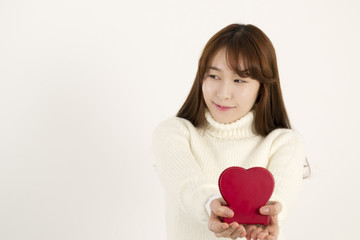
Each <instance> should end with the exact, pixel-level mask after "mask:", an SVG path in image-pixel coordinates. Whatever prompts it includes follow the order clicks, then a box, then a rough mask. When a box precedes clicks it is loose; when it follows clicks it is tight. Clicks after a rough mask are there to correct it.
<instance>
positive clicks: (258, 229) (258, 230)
mask: <svg viewBox="0 0 360 240" xmlns="http://www.w3.org/2000/svg"><path fill="white" fill-rule="evenodd" d="M263 230H264V228H262V227H261V226H260V227H256V228H255V229H253V230H252V231H251V235H250V236H251V239H253V240H258V234H259V233H261V232H262V231H263Z"/></svg>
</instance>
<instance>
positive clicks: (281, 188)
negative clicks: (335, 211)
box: [153, 110, 305, 240]
mask: <svg viewBox="0 0 360 240" xmlns="http://www.w3.org/2000/svg"><path fill="white" fill-rule="evenodd" d="M254 114H255V112H254V110H253V111H250V112H249V113H247V114H246V115H245V116H244V117H242V118H241V119H239V120H237V121H235V122H233V123H229V124H223V123H219V122H216V121H215V120H214V119H213V118H212V116H211V114H210V113H209V112H208V111H206V114H205V116H206V120H207V124H206V128H205V131H204V130H203V129H201V128H195V127H194V126H193V125H192V124H191V122H190V121H188V120H186V119H183V118H178V117H172V118H170V119H168V120H166V121H164V122H162V123H160V124H159V125H158V126H157V128H156V129H155V131H154V135H153V150H154V154H155V159H156V171H157V173H158V176H159V179H160V182H161V184H162V186H163V188H164V192H165V203H166V224H167V226H166V229H167V239H168V240H212V239H214V240H215V239H219V238H217V237H216V236H215V235H214V233H213V232H210V231H209V230H208V224H207V221H208V219H209V216H208V213H207V212H206V209H205V204H206V202H207V200H208V199H209V197H211V196H212V195H214V194H220V192H219V188H218V178H219V175H220V174H221V172H222V171H223V170H224V169H226V168H228V167H230V166H241V167H243V168H251V167H256V166H259V167H265V168H267V169H268V170H269V171H270V172H271V173H272V174H273V175H274V178H275V189H274V193H273V195H272V197H271V198H270V200H273V201H279V202H281V203H282V206H283V209H282V211H281V213H280V214H279V221H280V224H282V223H283V221H284V219H285V218H286V216H287V214H288V212H289V210H290V208H291V207H292V206H293V204H294V203H295V201H296V199H297V197H298V195H299V193H300V191H301V183H302V173H303V163H304V159H305V149H304V144H303V141H302V138H301V136H300V135H299V134H298V133H297V132H295V131H294V130H291V129H276V130H274V131H272V132H271V133H270V134H268V135H267V136H266V137H262V136H260V135H257V134H255V132H254V130H253V119H254ZM279 239H284V236H283V233H282V232H281V230H280V236H279Z"/></svg>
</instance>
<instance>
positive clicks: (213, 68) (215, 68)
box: [209, 66, 222, 72]
mask: <svg viewBox="0 0 360 240" xmlns="http://www.w3.org/2000/svg"><path fill="white" fill-rule="evenodd" d="M209 69H212V70H215V71H219V72H222V70H221V69H220V68H217V67H214V66H210V67H209Z"/></svg>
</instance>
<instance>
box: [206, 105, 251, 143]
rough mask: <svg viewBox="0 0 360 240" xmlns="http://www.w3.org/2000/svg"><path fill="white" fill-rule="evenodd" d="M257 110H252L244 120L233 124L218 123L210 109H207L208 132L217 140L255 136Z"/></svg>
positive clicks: (241, 119)
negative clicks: (254, 120) (254, 126)
mask: <svg viewBox="0 0 360 240" xmlns="http://www.w3.org/2000/svg"><path fill="white" fill-rule="evenodd" d="M254 115H255V110H251V111H250V112H248V113H247V114H246V115H245V116H243V117H242V118H240V119H238V120H236V121H234V122H231V123H219V122H217V121H216V120H215V119H214V118H213V117H212V115H211V114H210V112H209V110H208V109H205V118H206V121H207V125H206V132H207V133H208V134H209V135H211V136H213V137H216V138H245V137H252V136H255V135H256V133H255V131H254V129H253V119H254Z"/></svg>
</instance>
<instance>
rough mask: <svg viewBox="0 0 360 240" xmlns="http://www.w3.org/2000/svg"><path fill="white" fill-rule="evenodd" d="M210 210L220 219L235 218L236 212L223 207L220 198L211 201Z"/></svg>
mask: <svg viewBox="0 0 360 240" xmlns="http://www.w3.org/2000/svg"><path fill="white" fill-rule="evenodd" d="M210 209H211V211H212V212H213V213H215V215H217V216H220V217H229V218H230V217H233V216H234V212H233V211H232V210H231V209H230V208H228V207H225V206H222V205H221V200H220V199H219V198H218V199H214V200H212V201H211V203H210Z"/></svg>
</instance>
